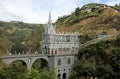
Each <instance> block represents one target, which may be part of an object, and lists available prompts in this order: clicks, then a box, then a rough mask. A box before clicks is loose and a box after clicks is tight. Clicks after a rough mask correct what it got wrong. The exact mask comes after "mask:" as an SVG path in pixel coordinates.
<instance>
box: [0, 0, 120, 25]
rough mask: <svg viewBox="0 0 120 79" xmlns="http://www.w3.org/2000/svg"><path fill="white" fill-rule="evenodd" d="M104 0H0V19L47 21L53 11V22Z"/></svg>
mask: <svg viewBox="0 0 120 79" xmlns="http://www.w3.org/2000/svg"><path fill="white" fill-rule="evenodd" d="M100 2H103V0H0V16H1V18H0V20H3V21H11V20H17V21H23V22H30V23H46V22H47V21H48V13H49V12H51V13H52V19H53V22H55V21H56V19H57V18H58V16H63V15H68V14H70V13H72V12H73V11H74V10H75V8H76V7H78V6H79V7H81V6H83V5H85V4H88V3H100ZM116 2H119V0H107V1H106V2H105V1H104V2H103V3H106V4H109V5H113V4H115V3H116Z"/></svg>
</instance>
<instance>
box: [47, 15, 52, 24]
mask: <svg viewBox="0 0 120 79" xmlns="http://www.w3.org/2000/svg"><path fill="white" fill-rule="evenodd" d="M48 25H49V26H50V25H52V19H51V13H49V18H48Z"/></svg>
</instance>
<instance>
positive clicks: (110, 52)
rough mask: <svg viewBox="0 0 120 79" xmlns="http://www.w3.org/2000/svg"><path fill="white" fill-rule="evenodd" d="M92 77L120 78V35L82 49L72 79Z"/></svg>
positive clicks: (99, 78)
mask: <svg viewBox="0 0 120 79" xmlns="http://www.w3.org/2000/svg"><path fill="white" fill-rule="evenodd" d="M90 78H93V79H95V78H97V79H119V78H120V36H117V37H116V39H114V40H103V41H100V42H98V43H96V44H92V45H89V46H88V47H85V48H82V49H80V51H79V60H78V63H77V64H76V65H75V66H74V68H73V70H72V74H71V78H70V79H90Z"/></svg>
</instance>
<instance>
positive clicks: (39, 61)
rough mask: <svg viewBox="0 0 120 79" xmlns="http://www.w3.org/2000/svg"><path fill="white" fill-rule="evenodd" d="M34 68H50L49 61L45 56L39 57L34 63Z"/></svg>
mask: <svg viewBox="0 0 120 79" xmlns="http://www.w3.org/2000/svg"><path fill="white" fill-rule="evenodd" d="M32 69H37V70H42V69H47V70H48V69H49V63H48V61H47V60H46V59H44V58H38V59H36V60H35V61H34V62H33V63H32Z"/></svg>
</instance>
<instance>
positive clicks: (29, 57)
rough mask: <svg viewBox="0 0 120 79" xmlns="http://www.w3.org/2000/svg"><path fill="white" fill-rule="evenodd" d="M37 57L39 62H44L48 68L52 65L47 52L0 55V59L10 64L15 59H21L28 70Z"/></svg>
mask: <svg viewBox="0 0 120 79" xmlns="http://www.w3.org/2000/svg"><path fill="white" fill-rule="evenodd" d="M38 59H40V60H41V62H44V63H46V64H47V66H48V68H51V67H52V64H51V63H52V62H51V60H50V56H48V55H47V54H21V55H18V54H13V55H3V56H2V60H3V62H5V63H6V64H11V63H13V62H15V61H22V62H24V63H25V64H26V66H27V69H28V70H31V68H32V65H33V63H34V62H35V61H36V60H38ZM50 62H51V63H50Z"/></svg>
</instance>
